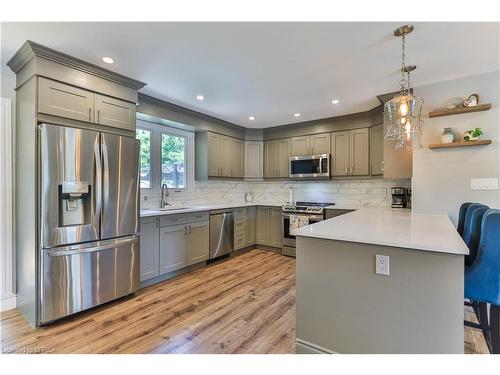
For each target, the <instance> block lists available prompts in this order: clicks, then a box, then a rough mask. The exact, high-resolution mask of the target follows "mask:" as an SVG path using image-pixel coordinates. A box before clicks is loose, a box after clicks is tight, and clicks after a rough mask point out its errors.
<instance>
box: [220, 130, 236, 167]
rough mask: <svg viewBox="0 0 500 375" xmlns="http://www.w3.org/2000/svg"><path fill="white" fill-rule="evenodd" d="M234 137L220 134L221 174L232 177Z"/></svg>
mask: <svg viewBox="0 0 500 375" xmlns="http://www.w3.org/2000/svg"><path fill="white" fill-rule="evenodd" d="M234 153H235V148H234V142H233V139H232V138H230V137H226V136H224V135H222V136H220V150H219V166H220V176H222V177H231V170H232V168H233V166H234V161H233V160H232V159H233V158H234V157H235V156H234Z"/></svg>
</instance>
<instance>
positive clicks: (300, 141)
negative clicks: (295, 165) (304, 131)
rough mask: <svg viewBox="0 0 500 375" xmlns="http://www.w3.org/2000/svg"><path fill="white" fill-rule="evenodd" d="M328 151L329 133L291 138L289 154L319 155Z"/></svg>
mask: <svg viewBox="0 0 500 375" xmlns="http://www.w3.org/2000/svg"><path fill="white" fill-rule="evenodd" d="M329 153H330V133H323V134H315V135H305V136H301V137H293V138H292V149H291V156H302V155H321V154H329Z"/></svg>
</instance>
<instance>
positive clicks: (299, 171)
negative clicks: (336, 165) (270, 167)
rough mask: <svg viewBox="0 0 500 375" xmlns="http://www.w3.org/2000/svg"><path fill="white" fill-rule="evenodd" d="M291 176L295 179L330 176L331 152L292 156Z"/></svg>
mask: <svg viewBox="0 0 500 375" xmlns="http://www.w3.org/2000/svg"><path fill="white" fill-rule="evenodd" d="M289 177H290V178H291V179H294V180H312V179H314V180H315V179H328V178H330V154H322V155H306V156H291V157H290V163H289Z"/></svg>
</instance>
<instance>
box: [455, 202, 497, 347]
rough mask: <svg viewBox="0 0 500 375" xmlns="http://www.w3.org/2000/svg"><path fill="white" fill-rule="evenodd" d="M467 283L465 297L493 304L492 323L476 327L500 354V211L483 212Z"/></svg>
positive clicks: (466, 277)
mask: <svg viewBox="0 0 500 375" xmlns="http://www.w3.org/2000/svg"><path fill="white" fill-rule="evenodd" d="M464 281H465V292H464V296H465V298H469V299H470V300H472V301H478V302H480V303H482V304H486V303H489V304H490V318H489V323H488V324H482V325H481V326H477V325H476V326H474V328H481V329H482V330H483V334H484V336H485V338H486V342H487V343H488V347H489V349H490V351H491V352H492V353H494V354H500V210H496V209H489V210H487V211H486V212H485V213H484V215H483V222H482V225H481V238H480V240H479V247H478V253H477V257H476V260H475V261H474V262H473V263H472V265H471V266H470V267H466V268H465V280H464ZM483 306H486V305H483ZM486 319H487V317H486ZM483 323H487V322H483ZM466 324H467V323H466ZM467 325H469V326H470V325H472V324H467Z"/></svg>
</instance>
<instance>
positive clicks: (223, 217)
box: [210, 210, 234, 259]
mask: <svg viewBox="0 0 500 375" xmlns="http://www.w3.org/2000/svg"><path fill="white" fill-rule="evenodd" d="M233 251H234V221H233V211H232V210H215V211H210V259H213V258H217V257H219V256H221V255H225V254H229V253H232V252H233Z"/></svg>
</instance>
